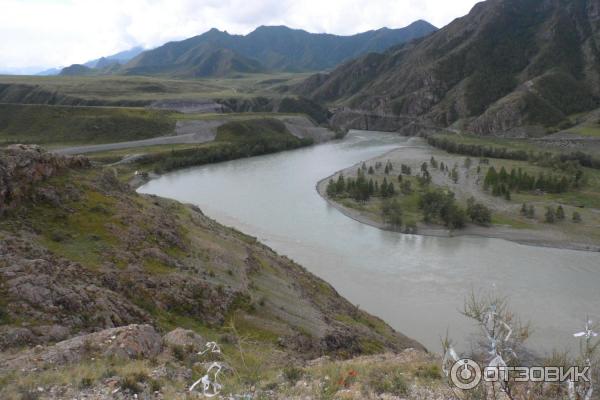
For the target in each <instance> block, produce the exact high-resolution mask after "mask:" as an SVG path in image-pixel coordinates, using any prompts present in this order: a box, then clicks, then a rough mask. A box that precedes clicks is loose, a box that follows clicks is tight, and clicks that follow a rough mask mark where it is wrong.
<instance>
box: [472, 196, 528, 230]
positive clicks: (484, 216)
mask: <svg viewBox="0 0 600 400" xmlns="http://www.w3.org/2000/svg"><path fill="white" fill-rule="evenodd" d="M523 206H525V205H523ZM521 212H522V211H521ZM467 215H468V216H469V218H470V219H471V221H472V222H474V223H476V224H479V225H489V224H491V223H492V211H491V210H490V209H489V208H487V207H486V206H484V205H483V204H481V203H477V202H475V199H474V198H473V197H471V198H470V199H469V200H468V201H467Z"/></svg>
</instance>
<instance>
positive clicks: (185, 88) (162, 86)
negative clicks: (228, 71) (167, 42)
mask: <svg viewBox="0 0 600 400" xmlns="http://www.w3.org/2000/svg"><path fill="white" fill-rule="evenodd" d="M309 75H310V74H294V73H278V74H247V75H244V74H240V75H239V76H236V77H234V78H222V79H213V78H210V79H209V78H206V79H190V80H183V79H170V78H160V77H141V76H102V77H65V76H49V77H41V76H40V77H35V76H0V93H1V92H2V84H5V85H35V86H37V87H38V89H39V91H45V92H48V93H59V94H60V95H63V96H69V97H71V98H77V99H83V100H86V101H91V102H113V103H128V102H138V103H139V102H146V103H149V102H152V101H155V100H178V99H185V100H206V99H217V98H249V97H254V96H260V95H269V96H277V97H279V96H280V95H279V93H278V92H277V91H276V90H274V88H275V87H276V86H278V85H282V84H287V85H292V84H294V83H297V82H300V81H301V80H303V79H305V78H306V77H308V76H309ZM274 80H275V81H274ZM48 97H49V96H48ZM9 100H10V98H9V97H5V98H4V99H3V98H2V97H1V96H0V102H2V101H3V102H9Z"/></svg>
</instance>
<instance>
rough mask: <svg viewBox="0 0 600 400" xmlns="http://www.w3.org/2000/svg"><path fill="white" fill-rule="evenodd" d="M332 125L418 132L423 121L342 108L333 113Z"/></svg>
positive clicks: (345, 129) (335, 126)
mask: <svg viewBox="0 0 600 400" xmlns="http://www.w3.org/2000/svg"><path fill="white" fill-rule="evenodd" d="M330 125H331V126H332V127H333V128H334V129H336V130H341V131H348V130H350V129H358V130H365V131H381V132H402V133H407V134H413V133H416V132H417V131H418V130H419V128H420V127H421V126H422V125H423V124H422V122H420V121H419V120H417V119H416V118H413V117H410V116H398V115H392V114H383V113H376V112H370V111H361V110H354V109H350V108H341V109H339V110H336V111H335V112H334V113H333V117H332V118H331V120H330Z"/></svg>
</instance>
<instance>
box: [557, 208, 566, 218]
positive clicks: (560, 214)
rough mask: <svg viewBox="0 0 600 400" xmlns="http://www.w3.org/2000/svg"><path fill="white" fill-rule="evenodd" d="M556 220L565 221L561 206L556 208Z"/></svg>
mask: <svg viewBox="0 0 600 400" xmlns="http://www.w3.org/2000/svg"><path fill="white" fill-rule="evenodd" d="M556 219H557V220H558V221H563V220H564V219H565V210H564V209H563V206H558V207H557V208H556Z"/></svg>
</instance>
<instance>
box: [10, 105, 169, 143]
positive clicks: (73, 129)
mask: <svg viewBox="0 0 600 400" xmlns="http://www.w3.org/2000/svg"><path fill="white" fill-rule="evenodd" d="M172 115H173V113H171V112H166V111H155V110H144V109H134V108H99V107H62V106H43V105H9V104H0V143H1V142H5V143H15V142H17V143H36V144H51V143H54V144H56V143H70V144H94V143H107V142H122V141H128V140H140V139H148V138H152V137H156V136H164V135H171V134H173V132H174V130H175V120H174V119H173V118H172Z"/></svg>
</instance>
